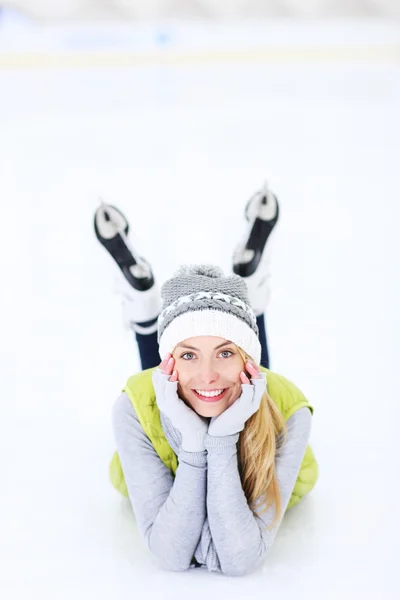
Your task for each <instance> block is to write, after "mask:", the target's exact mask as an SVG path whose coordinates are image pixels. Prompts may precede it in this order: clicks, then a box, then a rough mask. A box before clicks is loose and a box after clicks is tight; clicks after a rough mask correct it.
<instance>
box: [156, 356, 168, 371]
mask: <svg viewBox="0 0 400 600" xmlns="http://www.w3.org/2000/svg"><path fill="white" fill-rule="evenodd" d="M170 358H171V354H170V352H168V354H166V355H165V356H164V358H163V360H162V362H161V363H160V365H159V367H158V368H159V369H161V371H163V370H164V369H165V367H166V366H167V362H168V360H169V359H170Z"/></svg>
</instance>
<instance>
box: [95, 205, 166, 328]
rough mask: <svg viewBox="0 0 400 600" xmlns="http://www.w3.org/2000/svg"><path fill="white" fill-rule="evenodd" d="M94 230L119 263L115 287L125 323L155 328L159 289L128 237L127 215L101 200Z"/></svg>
mask: <svg viewBox="0 0 400 600" xmlns="http://www.w3.org/2000/svg"><path fill="white" fill-rule="evenodd" d="M94 231H95V234H96V237H97V239H98V240H99V242H100V244H102V246H103V247H104V248H105V249H106V250H107V252H108V253H109V255H110V256H111V257H112V258H113V259H114V262H115V263H116V265H117V266H118V269H115V273H114V290H115V292H116V293H117V294H119V295H120V297H121V300H122V314H123V321H124V325H125V327H126V328H132V327H133V328H134V329H135V330H136V331H137V332H139V333H141V332H146V333H150V332H151V331H152V330H154V331H155V330H156V328H157V318H158V315H159V314H160V311H161V296H160V291H159V289H158V286H157V285H156V282H155V278H154V275H153V272H152V269H151V267H150V265H149V263H148V262H147V261H146V259H145V258H143V257H142V256H139V255H138V254H137V252H136V251H135V250H134V249H133V246H132V244H131V243H130V240H129V239H128V234H129V223H128V221H127V219H126V217H125V216H124V215H123V214H122V212H121V211H120V210H118V208H116V207H115V206H112V205H110V204H104V203H103V204H102V205H101V206H100V207H99V208H98V209H97V210H96V212H95V215H94ZM150 326H151V327H152V329H150Z"/></svg>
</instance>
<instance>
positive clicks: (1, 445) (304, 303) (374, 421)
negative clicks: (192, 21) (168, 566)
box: [0, 25, 400, 600]
mask: <svg viewBox="0 0 400 600" xmlns="http://www.w3.org/2000/svg"><path fill="white" fill-rule="evenodd" d="M353 27H354V29H353V30H351V28H350V30H347V37H346V43H345V44H343V39H342V37H341V35H340V31H338V30H337V29H335V28H333V29H330V28H329V27H326V29H325V30H324V29H323V28H322V29H320V28H315V27H314V30H313V31H314V38H312V33H310V32H306V33H305V35H304V36H303V37H304V38H306V41H307V42H308V43H310V44H312V40H313V39H316V38H318V39H317V40H316V42H315V43H316V44H317V46H318V47H317V48H315V50H314V51H307V52H304V43H305V41H304V39H303V41H302V42H301V43H300V42H299V49H298V52H297V51H296V43H297V42H296V40H295V39H294V40H293V39H292V38H290V39H289V41H287V42H286V45H288V44H289V42H290V44H289V45H290V51H287V52H286V51H285V44H283V45H282V47H283V50H282V51H281V52H278V53H277V54H276V55H274V54H273V53H271V52H270V51H269V50H268V49H267V51H266V52H265V53H264V55H263V54H262V52H261V53H260V54H259V55H257V52H256V51H254V49H253V50H252V51H251V52H250V53H249V52H248V47H246V48H245V47H244V46H245V45H243V44H242V42H240V43H238V47H237V48H236V49H234V50H233V49H232V48H233V46H232V44H233V42H232V39H234V36H233V38H232V39H230V42H229V44H230V46H229V51H228V52H227V53H226V54H219V55H218V52H217V51H216V49H215V47H214V48H213V49H212V51H210V52H207V51H204V52H203V53H202V54H200V58H199V56H197V58H196V57H194V58H193V56H192V58H190V56H189V57H188V56H187V55H186V54H185V53H184V52H181V53H180V54H179V52H178V54H177V56H178V58H175V59H174V60H172V61H171V62H168V60H167V61H163V60H159V59H157V58H154V57H153V58H152V59H151V60H150V59H148V58H147V59H146V58H143V60H139V61H138V62H137V64H129V61H124V60H122V59H121V60H119V61H118V60H117V61H114V62H113V61H111V64H107V61H106V60H105V61H104V62H105V64H104V65H103V66H102V65H101V64H99V61H97V62H96V61H94V62H95V64H94V63H93V64H92V66H91V63H90V60H87V61H85V58H84V57H83V58H82V66H80V65H79V64H77V63H76V61H75V62H74V61H72V62H71V63H68V61H67V63H66V64H61V65H60V64H58V65H57V61H55V64H52V62H51V61H49V62H48V64H41V65H39V66H24V67H22V68H21V67H19V66H18V64H16V62H15V61H14V66H13V64H8V65H5V66H4V65H3V67H1V68H0V199H1V236H0V244H1V252H0V264H1V281H2V291H1V294H0V308H1V310H0V320H1V336H0V339H1V346H0V348H1V350H0V351H1V360H0V373H1V389H2V391H1V399H0V403H1V415H2V418H1V419H0V456H1V459H0V464H1V474H2V491H1V494H0V531H1V535H0V596H1V597H2V598H4V599H7V600H14V599H16V598H18V599H27V600H29V599H31V598H35V599H36V598H40V599H41V600H45V599H46V600H47V599H54V598H57V600H64V599H70V598H72V597H74V598H76V599H78V598H79V599H85V600H89V599H91V598H95V599H96V600H103V599H104V600H105V599H107V600H108V599H110V600H111V599H112V600H115V599H116V598H140V597H143V596H144V595H146V597H147V598H151V599H152V598H162V599H163V600H164V599H165V600H169V599H171V600H177V599H178V600H181V599H183V598H190V599H191V600H195V599H204V598H262V597H266V598H269V599H270V598H279V599H286V598H296V599H297V600H299V599H303V598H304V599H309V600H314V599H315V600H317V599H318V600H322V599H323V600H337V599H354V598H363V599H365V598H368V599H369V598H371V599H372V598H373V599H377V600H389V599H390V600H395V599H398V598H399V597H400V584H399V577H400V576H399V569H398V565H399V557H400V543H399V540H400V517H399V506H398V498H399V491H400V490H399V488H400V442H399V439H400V436H399V423H400V416H399V405H400V385H399V377H400V376H399V372H400V370H399V360H400V343H399V339H400V325H399V314H398V311H399V306H400V294H399V288H400V282H399V274H400V269H399V257H400V241H399V222H400V113H399V107H400V66H399V63H400V60H399V47H400V35H399V33H398V32H397V34H394V30H393V27H392V28H391V29H390V35H389V34H388V36H387V38H386V37H385V30H384V28H383V27H382V26H380V29H379V31H380V33H379V35H380V36H381V37H380V39H379V40H378V42H377V43H376V44H375V46H374V48H372V49H371V51H370V53H369V54H368V52H364V55H362V56H361V57H360V56H357V53H356V54H354V53H352V50H351V48H350V46H351V38H352V34H354V36H355V38H357V36H358V37H363V36H365V39H366V40H367V41H368V43H371V46H373V45H374V44H373V43H372V42H373V40H372V41H371V37H370V36H369V35H368V29H367V30H365V29H363V26H361V25H360V26H356V25H354V26H353ZM299 28H300V29H301V27H300V26H299ZM311 29H312V28H311ZM311 29H310V31H311ZM303 33H304V30H303ZM396 35H397V38H396ZM329 36H330V38H329V39H330V40H331V43H332V44H333V46H332V47H334V51H333V53H331V54H329V52H327V53H325V54H324V52H322V51H320V50H318V48H320V45H321V40H322V41H323V40H325V39H327V37H329ZM188 37H189V38H190V31H189V32H188ZM389 38H390V39H389ZM301 44H303V45H301ZM378 46H379V47H378ZM221 47H222V48H223V43H222V42H221ZM364 47H365V44H364ZM379 48H380V49H381V50H379ZM382 48H383V50H382ZM213 52H214V55H213ZM215 52H217V54H215ZM80 56H83V53H81V54H80ZM179 57H180V58H179ZM9 62H10V61H9ZM11 62H12V61H11ZM45 62H46V61H44V63H45ZM100 63H101V60H100ZM127 63H128V64H127ZM264 178H267V179H268V180H269V182H270V184H271V187H272V189H273V190H274V191H275V192H276V193H277V195H278V198H279V200H280V206H281V218H280V222H279V228H278V229H277V231H276V235H275V240H274V247H273V260H272V272H273V279H272V299H271V303H270V305H269V307H268V310H267V327H268V335H269V343H270V353H271V359H272V361H271V362H272V364H271V368H272V370H274V371H276V372H278V373H281V374H283V375H285V376H286V377H287V378H289V379H291V380H292V381H293V382H295V383H296V384H297V385H298V386H299V387H300V388H301V389H302V390H303V392H304V393H305V394H306V396H307V397H308V398H309V399H310V401H311V403H312V404H313V405H314V408H315V416H314V420H313V431H312V438H311V445H312V447H313V449H314V452H315V454H316V457H317V460H318V462H319V466H320V478H319V481H318V484H317V486H316V488H315V489H314V491H313V492H312V493H311V494H310V496H309V497H308V498H306V499H305V500H304V501H303V502H302V503H301V504H300V505H298V506H297V507H295V508H294V509H292V510H291V511H290V512H289V513H288V514H287V515H286V517H285V519H284V522H283V524H282V527H281V529H280V531H279V534H278V537H277V539H276V541H275V544H274V546H273V547H272V549H271V551H270V553H269V555H268V556H267V557H266V559H265V561H264V563H263V565H262V567H260V568H259V569H258V570H257V571H256V572H255V573H253V574H251V575H249V576H247V577H243V578H228V577H224V576H221V575H217V574H210V573H207V572H206V571H203V570H202V569H196V570H190V571H188V572H186V573H170V572H166V571H163V570H161V569H160V568H159V567H158V565H157V562H156V561H155V559H154V558H153V557H152V556H151V555H150V553H149V552H148V551H147V549H146V548H145V546H144V544H143V542H142V541H141V540H140V538H139V535H138V532H137V528H136V524H135V520H134V517H133V515H132V512H131V509H130V505H129V503H128V501H126V500H125V499H122V498H121V497H119V496H118V494H117V492H115V491H114V489H113V488H112V487H111V485H110V483H109V481H108V464H109V461H110V459H111V456H112V454H113V452H114V449H115V446H114V441H113V437H112V430H111V408H112V405H113V402H114V400H115V399H116V397H117V396H118V394H119V392H120V390H121V388H122V387H123V386H124V384H125V381H126V379H127V378H128V376H129V375H130V374H132V373H134V372H136V371H137V370H139V360H138V354H137V349H136V345H135V342H134V339H133V335H132V334H131V333H130V332H128V331H126V330H124V329H123V327H122V324H121V314H120V308H119V301H118V298H117V297H115V296H114V295H113V291H112V284H113V264H112V261H111V260H110V259H109V257H108V255H107V254H106V252H105V251H104V250H103V249H102V248H101V246H100V245H99V244H98V242H97V240H96V239H95V236H94V233H93V226H92V218H93V213H94V210H95V208H96V207H97V197H98V195H101V196H102V197H103V198H104V199H105V201H108V202H110V203H115V204H116V205H117V206H118V207H119V208H120V209H121V210H123V211H124V212H125V213H126V215H127V216H128V218H129V220H130V223H131V230H132V239H133V242H134V244H135V246H136V247H137V249H138V250H139V252H140V253H141V254H142V255H143V256H145V257H147V259H148V260H149V261H150V262H151V264H152V266H153V269H154V272H155V275H156V278H157V279H158V281H159V283H160V284H161V283H162V282H163V281H164V280H165V279H166V278H167V277H169V276H170V275H171V274H172V273H173V271H174V270H175V269H176V267H177V266H178V265H179V264H184V263H196V262H213V263H216V264H219V265H220V266H221V267H223V268H224V270H225V271H229V269H230V267H231V255H232V251H233V248H234V246H235V244H236V243H237V241H238V240H239V239H240V237H241V236H242V233H243V226H244V225H243V216H242V215H243V208H244V205H245V203H246V201H247V199H248V197H249V195H250V194H251V193H253V192H254V191H255V190H256V189H257V188H258V187H259V186H260V184H261V183H262V182H263V180H264ZM396 307H397V308H396Z"/></svg>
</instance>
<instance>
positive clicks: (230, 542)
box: [205, 408, 311, 575]
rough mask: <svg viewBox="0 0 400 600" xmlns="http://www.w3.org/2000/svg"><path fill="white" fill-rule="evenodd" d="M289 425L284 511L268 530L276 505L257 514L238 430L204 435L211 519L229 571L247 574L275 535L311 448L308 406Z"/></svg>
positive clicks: (282, 453) (281, 456)
mask: <svg viewBox="0 0 400 600" xmlns="http://www.w3.org/2000/svg"><path fill="white" fill-rule="evenodd" d="M287 426H288V436H287V440H286V443H285V444H284V445H283V446H282V447H281V448H280V449H279V450H278V452H277V456H276V459H275V467H276V474H277V479H278V485H279V489H280V493H281V498H282V515H281V517H280V519H279V520H278V521H277V523H276V524H275V525H274V527H273V529H271V530H266V527H268V525H270V524H271V523H272V521H273V518H274V515H275V510H274V507H270V508H269V509H268V510H267V511H266V512H264V513H263V514H262V515H261V517H258V516H257V517H255V516H254V514H253V512H252V511H251V510H250V508H249V506H248V503H247V499H246V496H245V494H244V492H243V489H242V484H241V481H240V475H239V469H238V461H237V447H236V444H237V441H238V439H239V434H235V435H229V436H225V437H213V436H210V435H206V437H205V444H206V449H207V451H208V457H207V459H208V491H207V512H208V521H209V526H210V531H211V535H212V540H213V544H214V545H215V549H216V552H217V554H218V558H219V562H220V565H221V571H222V572H223V573H225V574H226V575H244V574H246V573H248V572H249V571H251V570H252V569H253V568H254V567H255V566H256V565H257V564H258V563H259V562H260V560H261V558H262V557H263V556H264V554H265V553H266V552H267V550H268V549H269V548H270V547H271V545H272V543H273V541H274V539H275V536H276V533H277V531H278V528H279V526H280V524H281V521H282V516H283V514H284V513H285V511H286V508H287V505H288V503H289V500H290V497H291V495H292V491H293V488H294V485H295V482H296V479H297V476H298V473H299V470H300V466H301V463H302V460H303V457H304V453H305V451H306V448H307V443H308V439H309V435H310V430H311V413H310V411H309V409H308V408H301V409H300V410H298V411H297V412H296V413H295V414H294V415H293V416H292V417H290V419H289V420H288V422H287ZM258 500H260V499H258ZM257 504H258V502H257Z"/></svg>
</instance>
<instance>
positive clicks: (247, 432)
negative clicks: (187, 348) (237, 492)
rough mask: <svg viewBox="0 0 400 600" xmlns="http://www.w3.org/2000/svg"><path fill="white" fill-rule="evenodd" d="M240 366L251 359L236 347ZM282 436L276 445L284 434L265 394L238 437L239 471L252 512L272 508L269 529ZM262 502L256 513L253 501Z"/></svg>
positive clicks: (276, 493) (277, 503) (279, 504)
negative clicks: (276, 466) (276, 465)
mask: <svg viewBox="0 0 400 600" xmlns="http://www.w3.org/2000/svg"><path fill="white" fill-rule="evenodd" d="M237 349H238V352H239V354H240V356H241V357H242V359H243V363H246V361H247V360H250V361H252V362H254V361H253V359H252V358H251V357H250V356H248V354H246V352H245V351H244V350H243V349H242V348H239V347H237ZM281 434H283V435H282V440H280V444H281V443H283V441H284V439H285V437H286V435H287V426H286V422H285V420H284V418H283V417H282V415H281V413H280V412H279V410H278V409H277V407H276V405H275V403H274V401H273V400H272V398H271V396H270V395H269V394H268V392H267V391H265V393H264V394H263V397H262V399H261V404H260V408H259V409H258V411H257V412H256V413H255V414H254V415H253V416H251V417H250V419H248V420H247V421H246V424H245V427H244V429H243V431H242V432H241V434H240V436H239V472H240V479H241V482H242V487H243V491H244V493H245V495H246V498H247V502H248V504H249V507H250V509H251V510H252V511H253V513H257V514H258V515H261V514H263V513H264V512H265V511H266V510H268V508H269V507H270V506H275V516H274V520H273V522H272V523H271V525H270V526H269V527H268V529H270V528H272V527H273V526H274V525H275V523H276V521H277V520H278V518H279V517H280V515H281V513H282V501H281V495H280V491H279V487H278V480H277V477H276V472H275V455H276V451H277V448H278V447H277V437H278V436H280V435H281ZM259 497H260V498H261V499H262V504H261V506H263V507H264V508H263V509H262V510H261V511H260V510H259V507H258V506H257V510H256V500H257V498H259Z"/></svg>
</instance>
